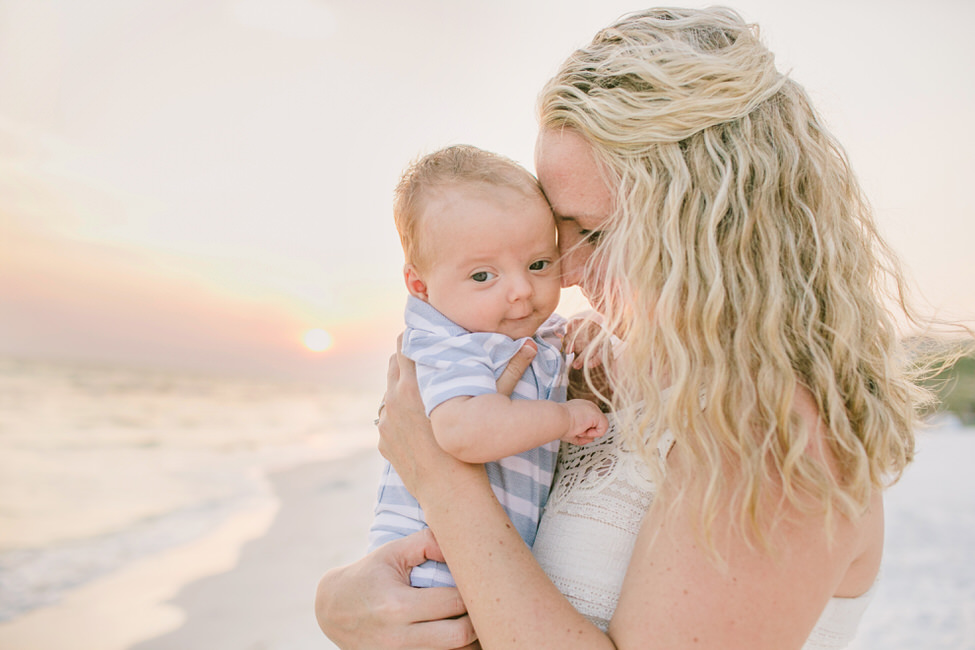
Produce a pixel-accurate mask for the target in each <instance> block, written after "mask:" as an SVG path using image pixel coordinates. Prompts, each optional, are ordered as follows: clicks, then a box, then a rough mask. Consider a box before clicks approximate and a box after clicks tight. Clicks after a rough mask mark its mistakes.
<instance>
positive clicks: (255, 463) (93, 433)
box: [0, 359, 379, 622]
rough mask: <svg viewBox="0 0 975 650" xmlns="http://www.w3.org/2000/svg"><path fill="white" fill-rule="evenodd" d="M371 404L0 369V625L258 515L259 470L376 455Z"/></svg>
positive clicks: (194, 381) (226, 383)
mask: <svg viewBox="0 0 975 650" xmlns="http://www.w3.org/2000/svg"><path fill="white" fill-rule="evenodd" d="M378 400H379V396H377V395H364V394H361V393H360V394H357V393H355V392H347V391H342V390H336V389H334V388H325V387H323V386H318V385H315V384H311V383H288V382H282V381H261V380H255V379H244V378H228V377H217V376H208V375H203V374H191V373H181V372H175V371H163V370H145V369H134V368H119V367H109V366H97V365H83V364H66V363H56V362H37V361H20V360H11V359H0V622H2V621H6V620H9V619H11V618H13V617H16V616H18V615H20V614H23V613H25V612H27V611H29V610H32V609H34V608H37V607H40V606H43V605H47V604H51V603H53V602H56V601H57V600H58V598H59V597H60V596H61V595H62V594H64V593H65V592H66V591H67V590H69V589H71V588H73V587H76V586H79V585H81V584H84V583H86V582H88V581H90V580H93V579H95V578H98V577H99V576H102V575H105V574H107V573H109V572H112V571H114V570H116V569H118V568H120V567H122V566H124V565H126V564H128V563H131V562H133V561H135V560H137V559H139V558H142V557H145V556H147V555H150V554H153V553H157V552H159V551H161V550H164V549H166V548H169V547H172V546H175V545H178V544H182V543H185V542H187V541H190V540H193V539H195V538H198V537H200V536H202V535H204V534H206V533H207V532H208V531H210V530H212V529H213V528H214V527H216V526H217V525H219V524H220V523H221V522H222V521H224V520H225V519H226V518H227V517H229V516H230V515H232V514H234V513H237V512H241V511H243V510H245V509H248V508H256V507H259V506H261V505H262V504H265V503H267V502H268V500H270V499H271V498H272V494H271V489H270V486H269V484H268V481H267V476H268V474H269V473H270V472H273V471H276V470H280V469H283V468H286V467H288V466H293V465H298V464H301V463H306V462H313V461H318V460H325V459H329V458H335V457H341V456H343V455H348V454H351V453H353V452H354V451H356V450H359V449H363V448H367V447H370V446H374V445H375V441H376V435H375V429H374V428H373V426H372V418H373V417H374V414H375V409H376V404H377V402H378Z"/></svg>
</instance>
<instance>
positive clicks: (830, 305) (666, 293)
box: [539, 8, 932, 540]
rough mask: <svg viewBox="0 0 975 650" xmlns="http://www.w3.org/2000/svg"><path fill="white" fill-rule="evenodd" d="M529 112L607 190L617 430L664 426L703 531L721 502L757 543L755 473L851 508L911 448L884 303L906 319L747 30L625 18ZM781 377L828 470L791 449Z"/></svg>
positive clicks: (598, 260) (857, 211)
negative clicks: (604, 179)
mask: <svg viewBox="0 0 975 650" xmlns="http://www.w3.org/2000/svg"><path fill="white" fill-rule="evenodd" d="M539 114H540V125H541V127H542V128H543V129H546V128H547V129H561V128H565V129H572V130H574V131H575V132H576V133H578V134H580V135H581V136H582V137H583V138H584V139H585V140H586V141H587V142H588V143H589V144H590V145H591V146H592V149H593V152H594V154H595V156H596V159H597V161H598V162H599V164H600V166H601V167H602V168H603V169H604V171H605V173H606V175H607V176H608V178H610V179H611V181H612V182H613V184H614V186H616V187H617V188H618V189H617V194H616V206H615V212H614V214H613V215H612V217H611V219H609V221H608V222H607V226H606V227H605V229H604V230H603V232H602V237H601V240H600V242H599V244H598V245H597V246H596V249H595V252H594V253H593V255H592V257H591V258H590V260H589V266H588V271H587V272H588V273H596V269H598V270H599V271H598V272H599V274H600V275H601V277H602V279H603V282H602V285H603V286H604V287H607V289H606V293H607V295H605V296H604V297H603V298H604V300H605V302H604V303H603V310H604V311H605V314H604V316H606V317H607V319H608V326H607V330H608V331H612V332H617V333H620V332H624V333H625V336H624V339H625V341H626V350H625V354H622V355H621V357H620V358H619V360H618V361H617V364H618V365H619V367H618V368H617V372H616V373H614V379H613V384H614V385H613V389H614V395H613V398H612V400H613V407H614V409H616V410H619V411H620V412H621V413H623V414H624V415H623V416H621V417H622V418H623V422H622V423H621V430H622V431H623V432H624V434H622V435H625V436H627V437H628V443H629V444H633V445H639V446H640V447H641V448H643V449H646V450H656V449H657V446H658V442H659V440H660V437H661V436H662V435H664V432H665V431H670V432H672V434H673V435H674V436H675V437H676V439H677V444H678V445H679V446H680V448H681V450H682V455H683V456H684V457H685V458H687V460H688V463H689V464H690V465H689V466H690V467H692V468H693V471H694V473H695V475H696V476H697V477H698V478H697V479H696V480H699V481H702V483H701V484H700V486H701V487H702V489H701V490H698V491H695V494H701V495H703V496H702V497H701V501H702V503H700V504H699V505H700V506H701V522H702V524H703V530H704V531H705V532H706V533H707V534H708V535H709V536H710V535H711V533H712V524H713V522H714V521H715V518H716V516H717V514H718V510H719V508H722V507H724V506H726V505H727V504H728V503H729V499H730V503H732V504H734V506H733V507H734V511H733V512H735V513H736V515H737V516H736V518H735V520H736V521H738V523H739V525H740V526H741V529H742V530H743V531H752V532H754V533H756V534H757V535H758V538H759V539H762V540H765V539H766V536H765V533H767V531H768V525H769V524H770V523H771V522H769V521H767V520H766V518H765V514H763V513H767V510H768V509H767V508H764V507H763V506H764V505H767V503H768V502H767V501H765V499H766V498H767V497H768V496H769V494H770V492H769V491H768V488H769V487H770V486H771V485H777V486H779V487H780V488H781V489H782V490H783V492H784V494H785V496H786V498H788V499H789V501H790V502H791V503H793V504H794V505H797V506H800V507H802V508H806V509H808V508H809V507H810V503H812V504H814V506H813V507H816V508H820V507H821V508H822V509H823V512H825V514H826V517H827V519H828V520H830V521H831V520H832V518H833V517H834V516H835V514H836V512H837V510H838V511H839V512H840V513H842V514H844V515H846V516H849V517H856V516H857V515H858V514H860V513H862V512H863V511H864V509H865V508H866V507H867V504H868V502H869V499H870V497H871V495H872V494H873V492H874V490H875V489H879V488H882V487H884V486H885V485H887V484H889V483H890V482H891V481H893V480H896V479H897V478H898V477H899V476H900V474H901V472H902V471H903V469H904V468H905V466H906V465H907V464H908V463H909V462H910V461H911V460H912V458H913V455H914V445H915V440H914V432H915V429H916V428H917V426H918V424H919V421H918V418H919V415H918V413H919V409H921V408H923V407H924V406H925V405H927V404H928V403H929V402H930V401H931V399H932V395H931V394H930V393H929V392H928V391H927V390H925V389H924V388H922V387H921V386H920V384H919V382H918V379H919V378H920V377H921V376H922V375H923V374H924V373H925V372H927V371H928V370H929V369H930V367H931V366H930V365H929V364H927V363H926V362H920V361H919V357H917V356H916V355H914V354H913V353H909V352H908V350H907V349H906V347H905V343H904V339H903V337H901V336H899V335H898V328H897V320H896V318H895V315H894V313H893V312H892V307H895V308H896V309H897V311H899V312H901V313H902V314H905V315H906V317H907V320H908V321H909V322H913V323H919V322H920V320H919V319H918V318H917V317H916V316H915V314H914V313H913V311H912V309H911V308H910V307H909V305H908V301H907V298H906V284H905V279H904V275H903V273H902V272H901V270H900V268H899V264H898V262H897V260H896V257H895V256H894V255H893V253H892V252H891V251H890V250H889V249H888V247H887V246H886V244H885V243H884V242H883V240H882V239H881V237H880V236H879V234H878V232H877V227H876V224H875V223H874V219H873V216H872V213H871V209H870V206H869V205H868V203H867V201H866V199H865V197H864V196H863V193H862V192H861V189H860V186H859V185H858V183H857V180H856V177H855V175H854V173H853V171H852V170H851V168H850V165H849V162H848V161H847V158H846V155H845V153H844V152H843V150H842V148H841V147H840V145H839V144H838V143H837V141H836V140H835V139H834V138H833V136H832V135H831V134H830V133H829V132H828V131H827V129H826V128H825V127H824V125H823V121H822V120H821V119H820V117H819V116H818V115H817V113H816V111H815V110H814V109H813V107H812V105H811V103H810V101H809V98H808V97H807V95H806V93H805V91H804V90H803V89H802V88H801V87H800V86H799V85H798V84H797V83H796V82H794V81H793V80H792V79H790V78H789V77H788V76H786V75H783V74H781V73H779V72H778V70H777V69H776V67H775V62H774V57H773V55H772V54H771V53H770V52H769V51H768V50H767V49H766V48H765V46H764V45H763V44H762V42H761V40H760V38H759V34H758V29H757V28H756V27H755V26H753V25H749V24H746V23H745V22H744V21H743V20H742V18H741V17H740V16H739V15H738V14H736V13H735V12H733V11H732V10H729V9H724V8H712V9H707V10H694V9H654V10H649V11H645V12H640V13H636V14H632V15H629V16H626V17H624V18H622V19H620V20H619V21H618V22H617V23H616V24H614V25H611V26H610V27H608V28H606V29H604V30H602V31H601V32H600V33H599V34H597V35H596V37H595V38H594V40H593V41H592V43H591V44H590V45H588V46H587V47H584V48H582V49H579V50H578V51H576V52H575V53H574V54H572V55H571V56H570V57H569V59H568V60H567V61H565V63H564V64H563V65H562V67H561V69H560V70H559V71H558V73H557V74H556V76H555V77H554V78H553V79H552V80H551V81H550V82H549V83H548V84H547V85H546V87H545V88H544V90H543V91H542V93H541V95H540V99H539ZM605 336H609V334H605ZM797 386H803V387H805V388H806V389H808V391H809V392H810V393H811V394H812V396H813V398H814V399H815V402H816V405H817V406H818V410H819V413H820V417H821V418H822V420H823V421H824V422H825V425H826V427H827V429H828V433H827V436H826V439H827V442H828V445H829V448H830V451H831V452H832V456H833V457H834V458H835V460H836V466H835V468H833V469H834V470H835V471H831V468H830V467H829V466H828V465H827V464H825V463H823V461H822V459H821V458H820V459H817V458H815V457H814V456H813V455H812V454H809V453H807V447H808V446H809V445H810V443H811V441H812V433H813V432H812V431H810V430H809V429H808V428H807V427H805V426H800V421H799V420H798V419H797V417H796V415H795V410H794V406H795V404H794V402H795V398H796V392H797ZM665 390H666V396H665V395H664V394H663V393H664V391H665ZM634 405H642V408H639V409H633V408H632V407H633V406H634ZM627 407H631V408H629V409H627ZM626 413H629V415H628V416H627V415H625V414H626ZM648 465H649V467H650V468H651V469H652V470H653V469H656V468H657V467H658V463H656V462H648ZM729 468H736V469H735V471H733V472H731V474H730V476H731V478H730V479H729V477H728V469H729ZM657 478H658V480H662V479H663V478H664V477H661V476H658V477H657ZM728 490H730V493H729V492H728ZM677 493H678V495H679V496H686V495H687V492H686V491H681V490H680V486H678V492H677Z"/></svg>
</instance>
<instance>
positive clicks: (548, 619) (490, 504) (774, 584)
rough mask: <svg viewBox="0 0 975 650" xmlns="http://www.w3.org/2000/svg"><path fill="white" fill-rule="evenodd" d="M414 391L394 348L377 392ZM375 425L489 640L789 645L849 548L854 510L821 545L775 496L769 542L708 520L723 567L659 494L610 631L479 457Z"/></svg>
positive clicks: (756, 648)
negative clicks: (558, 570)
mask: <svg viewBox="0 0 975 650" xmlns="http://www.w3.org/2000/svg"><path fill="white" fill-rule="evenodd" d="M415 391H416V388H415V380H414V378H413V375H412V367H411V363H410V362H409V360H407V359H405V358H403V357H398V358H397V363H396V364H392V365H391V368H390V376H389V392H388V402H387V403H388V404H389V405H390V406H392V405H393V404H394V403H395V405H396V406H395V407H396V408H397V409H399V408H401V404H402V403H406V402H409V401H410V400H412V399H413V398H412V397H411V393H413V392H415ZM381 433H382V440H381V443H380V450H381V451H382V452H383V454H384V455H385V456H386V457H387V458H389V459H390V461H391V462H392V463H393V465H394V466H395V467H396V469H397V471H398V472H399V474H400V476H401V477H402V478H403V480H404V483H405V484H406V486H407V488H408V489H409V490H410V491H411V492H412V493H413V494H414V495H415V496H416V497H417V499H418V500H419V501H420V504H421V506H422V507H423V509H424V512H425V513H426V516H427V521H428V523H429V524H430V526H431V528H432V530H433V531H434V534H435V535H436V537H437V541H438V543H439V544H440V547H441V549H442V550H443V553H444V557H445V558H446V561H447V563H448V565H449V566H450V568H451V572H452V574H453V576H454V578H455V580H456V581H457V584H458V586H459V588H460V590H461V594H462V596H463V598H464V601H465V603H466V605H467V609H468V612H469V613H470V616H471V619H472V621H473V623H474V626H475V628H476V630H477V631H478V635H479V638H480V642H481V644H482V647H484V648H485V649H487V650H499V649H501V648H538V649H544V648H553V649H558V650H568V649H571V648H613V647H619V648H667V649H671V650H674V649H684V650H690V649H692V648H693V649H701V648H722V649H724V648H729V649H731V648H749V650H761V649H768V650H773V649H774V650H783V649H788V648H794V649H796V650H798V649H799V648H801V646H802V644H803V643H804V641H805V639H806V637H807V636H808V634H809V631H810V630H811V629H812V627H813V626H814V625H815V622H816V620H817V618H818V616H819V614H820V613H821V612H822V609H823V607H824V606H825V604H826V602H827V601H828V599H829V598H830V596H831V595H833V594H834V593H836V588H837V585H838V584H839V582H840V580H841V579H842V577H843V575H844V573H845V572H846V570H847V568H848V567H849V566H850V563H851V562H852V558H853V555H854V553H855V549H856V544H855V541H856V531H857V526H856V525H855V524H853V523H852V522H849V521H845V520H841V521H840V522H839V525H838V527H837V529H836V530H835V531H834V543H833V546H832V547H830V546H828V545H827V542H826V535H825V532H824V531H825V526H824V517H823V516H822V515H821V514H811V513H808V512H800V511H798V510H796V509H793V508H788V507H786V506H785V505H784V504H783V503H782V502H781V501H779V500H777V499H775V498H773V499H772V502H774V503H775V505H776V507H777V508H778V509H779V514H781V515H783V516H784V517H786V518H788V523H782V524H780V525H779V526H778V527H777V528H776V529H775V531H774V537H773V539H772V548H773V549H775V550H774V551H772V552H769V551H765V550H763V549H762V548H761V547H756V546H754V545H749V544H748V542H747V541H746V538H745V537H744V536H743V535H741V534H740V533H736V532H735V530H734V528H733V527H732V528H730V529H729V528H728V526H732V525H733V523H734V522H732V521H730V520H723V519H720V518H719V520H718V521H717V522H715V524H714V528H715V530H716V531H718V532H719V533H720V532H723V533H726V534H719V535H718V536H717V538H716V541H717V545H718V550H719V551H720V552H721V553H722V555H723V557H724V559H725V561H726V565H724V566H723V567H722V566H719V565H717V564H715V563H714V561H713V560H712V558H711V556H709V555H708V552H707V551H706V550H705V549H704V548H702V546H701V544H700V543H699V541H700V537H699V535H698V534H697V528H696V525H697V521H698V520H697V517H696V514H695V513H693V512H691V513H681V512H680V511H676V512H674V513H668V510H669V508H668V505H669V504H668V503H667V500H666V495H663V496H662V497H661V498H658V499H656V502H655V504H654V506H653V507H652V508H651V512H650V513H649V515H648V517H647V519H646V521H645V524H644V527H643V531H642V532H641V534H640V535H639V537H638V538H637V541H636V546H635V549H634V553H633V560H632V562H631V565H630V568H629V570H628V572H627V577H626V580H625V582H624V586H623V591H622V594H621V597H620V602H619V607H618V609H617V613H616V615H615V616H614V618H613V621H612V624H611V627H610V635H611V637H612V638H610V636H607V635H604V634H603V633H601V632H600V631H599V630H598V629H597V628H596V627H595V626H593V625H591V624H590V623H588V622H587V621H586V620H585V619H584V618H583V617H582V616H581V615H580V614H578V613H577V612H576V611H575V609H574V608H573V607H572V606H571V605H570V604H569V603H568V601H566V599H565V598H563V597H562V596H561V594H559V593H558V591H557V590H556V588H555V587H554V586H553V585H552V583H551V582H550V581H549V580H548V578H547V577H546V576H545V574H544V573H543V572H542V570H541V569H540V567H539V566H538V564H537V563H536V562H535V560H534V558H533V557H532V556H531V553H530V551H529V550H528V549H527V547H526V546H525V544H524V543H523V542H522V541H521V539H520V538H519V537H518V535H517V533H516V531H515V530H514V528H513V527H512V526H511V524H510V522H509V521H508V519H507V517H506V516H505V514H504V512H503V510H502V509H501V508H500V506H499V505H498V504H497V501H496V500H495V499H494V497H493V494H492V493H491V490H490V486H489V484H488V482H487V478H486V476H485V474H484V472H483V470H482V469H481V468H480V467H478V466H472V465H467V464H465V463H462V462H460V461H457V460H456V459H454V458H452V457H451V456H449V455H448V454H445V453H443V452H441V451H439V449H438V448H437V446H436V443H435V442H434V441H433V438H432V436H426V437H425V438H424V437H423V436H415V435H414V436H413V437H407V436H404V435H402V433H403V432H402V431H396V430H395V428H392V429H388V430H387V429H385V428H381ZM672 455H673V454H672ZM677 471H679V470H677ZM673 478H676V479H677V480H684V479H691V478H693V477H692V476H691V475H690V474H689V473H688V474H686V475H685V476H675V477H673ZM730 511H731V509H730V508H729V509H726V511H725V512H730ZM566 543H570V544H571V543H573V541H572V540H567V541H566ZM592 552H593V553H598V552H600V549H598V548H594V549H592Z"/></svg>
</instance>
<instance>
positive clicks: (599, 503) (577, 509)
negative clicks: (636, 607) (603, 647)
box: [533, 418, 874, 650]
mask: <svg viewBox="0 0 975 650" xmlns="http://www.w3.org/2000/svg"><path fill="white" fill-rule="evenodd" d="M611 420H612V418H611ZM616 438H617V435H616V428H615V425H614V426H611V427H610V430H609V432H608V433H607V434H606V435H605V436H603V437H602V438H601V439H600V440H598V441H596V442H594V443H590V444H588V445H586V446H584V447H579V446H575V445H568V444H565V443H563V444H562V449H561V450H560V453H559V462H558V468H557V469H556V474H555V480H554V484H553V486H552V492H551V493H550V495H549V500H548V504H547V505H546V506H545V512H544V513H543V515H542V522H541V524H540V525H539V528H538V533H537V535H536V537H535V545H534V547H533V552H534V554H535V557H536V558H537V559H538V563H539V564H540V565H541V566H542V569H544V571H545V573H546V574H548V576H549V578H550V579H551V580H552V582H553V583H555V586H556V587H558V589H559V591H561V592H562V593H563V594H564V595H565V596H566V598H568V600H569V602H571V603H572V605H573V606H575V608H576V609H577V610H578V611H579V612H580V613H582V614H583V615H584V616H585V617H586V618H588V619H589V620H590V621H592V622H593V623H594V624H595V625H596V626H597V627H599V628H600V629H601V630H603V631H606V630H607V629H608V628H609V621H610V619H611V618H612V617H613V612H614V611H615V610H616V603H617V602H618V600H619V593H620V587H621V586H622V584H623V576H624V575H625V574H626V567H627V565H628V564H629V561H630V555H632V553H633V544H634V542H635V541H636V536H637V532H638V531H639V529H640V523H641V522H642V520H643V516H644V514H645V513H646V511H647V509H648V508H649V507H650V503H651V502H652V501H653V496H654V492H655V490H654V485H653V482H652V481H651V480H650V475H649V472H648V471H647V468H646V465H645V461H644V460H643V458H642V457H641V456H640V455H639V454H637V453H634V452H633V451H632V450H628V449H626V448H625V447H624V446H623V445H622V444H619V443H618V441H617V439H616ZM666 449H669V443H668V444H667V445H666ZM663 453H664V455H665V453H666V451H665V450H664V452H663ZM873 591H874V589H870V591H868V592H867V593H866V594H864V595H863V596H860V597H859V598H833V599H831V600H830V601H829V603H827V605H826V609H825V610H824V611H823V613H822V615H821V616H820V619H819V622H817V623H816V627H815V629H813V631H812V633H811V634H810V636H809V639H808V641H806V644H805V645H804V646H803V650H836V649H837V648H844V647H846V645H847V644H848V643H849V642H850V641H851V640H852V639H853V637H854V636H855V634H856V629H857V625H858V624H859V622H860V618H861V616H862V615H863V611H864V610H865V609H866V607H867V604H868V603H869V602H870V598H871V596H872V595H873Z"/></svg>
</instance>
